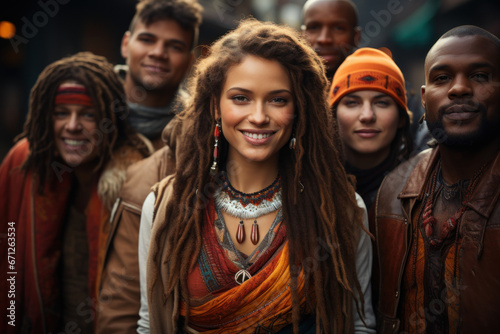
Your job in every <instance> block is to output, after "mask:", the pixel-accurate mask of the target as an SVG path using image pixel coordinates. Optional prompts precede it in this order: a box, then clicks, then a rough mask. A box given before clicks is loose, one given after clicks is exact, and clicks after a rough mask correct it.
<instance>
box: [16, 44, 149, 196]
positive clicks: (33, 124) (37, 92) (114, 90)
mask: <svg viewBox="0 0 500 334" xmlns="http://www.w3.org/2000/svg"><path fill="white" fill-rule="evenodd" d="M69 80H71V81H75V82H77V83H80V84H82V85H84V86H85V87H86V88H87V90H88V92H89V95H90V97H91V98H92V102H93V105H94V107H95V109H96V111H97V113H96V124H97V125H98V128H99V129H98V130H99V135H100V136H99V139H100V143H99V157H98V162H97V164H96V166H95V169H94V171H98V170H100V169H101V168H102V167H103V166H104V165H105V163H106V162H107V161H108V160H109V159H110V157H111V156H112V155H113V151H114V150H115V149H116V148H118V147H120V146H122V145H131V146H133V147H136V148H137V149H138V150H139V151H140V152H141V153H142V154H143V155H144V156H147V155H148V153H149V151H148V149H147V147H146V145H145V144H144V142H143V141H142V140H141V139H140V138H139V137H138V135H137V134H136V132H135V131H134V130H133V129H132V128H131V127H130V126H129V125H128V123H127V122H126V117H127V116H128V107H127V103H126V98H125V92H124V90H123V83H122V82H121V81H120V79H119V77H118V76H117V74H116V73H115V72H114V71H113V66H112V65H111V64H110V63H109V62H108V61H107V60H106V58H104V57H101V56H97V55H94V54H92V53H90V52H80V53H77V54H75V55H72V56H69V57H65V58H62V59H60V60H58V61H56V62H54V63H52V64H50V65H49V66H47V67H46V68H45V69H44V70H43V71H42V73H41V74H40V76H39V77H38V80H37V81H36V83H35V86H33V88H32V89H31V94H30V103H29V112H28V116H27V119H26V122H25V123H24V130H23V132H22V133H21V134H20V135H19V136H17V137H16V140H19V139H22V138H27V140H28V142H29V145H30V153H29V155H28V158H27V159H26V161H25V162H24V164H23V166H22V169H23V170H25V171H26V172H28V171H29V170H32V171H34V172H35V173H36V174H37V175H38V177H39V185H38V192H40V193H41V192H42V191H43V189H44V186H45V184H47V183H48V184H51V183H52V181H53V180H54V178H55V173H54V168H53V163H54V161H55V152H56V146H55V142H54V127H53V119H52V114H53V110H54V101H55V96H56V92H57V88H58V87H59V86H60V85H61V84H62V83H64V82H65V81H69Z"/></svg>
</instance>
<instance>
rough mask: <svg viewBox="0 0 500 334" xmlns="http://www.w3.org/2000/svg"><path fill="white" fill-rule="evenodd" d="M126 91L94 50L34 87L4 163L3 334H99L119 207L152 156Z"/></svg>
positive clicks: (55, 68) (0, 173)
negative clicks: (132, 120) (109, 242)
mask: <svg viewBox="0 0 500 334" xmlns="http://www.w3.org/2000/svg"><path fill="white" fill-rule="evenodd" d="M123 94H124V90H123V87H122V85H121V84H120V79H119V77H118V76H117V75H116V73H115V72H114V71H113V66H112V65H111V64H110V63H108V62H107V61H106V60H105V59H104V58H103V57H99V56H95V55H93V54H91V53H79V54H76V55H74V56H70V57H66V58H63V59H61V60H58V61H56V62H54V63H53V64H51V65H49V66H47V67H46V68H45V69H44V71H43V72H42V73H41V74H40V76H39V77H38V80H37V82H36V84H35V86H34V87H33V89H32V90H31V96H30V106H29V112H28V117H27V120H26V123H25V125H24V132H23V133H22V134H20V135H19V136H18V142H17V143H16V144H15V146H14V147H13V148H12V149H11V150H10V152H9V153H8V155H7V156H6V157H5V159H4V161H3V162H2V165H0V198H2V201H3V203H2V206H1V207H0V221H1V222H2V223H1V224H0V235H1V236H3V235H5V236H8V238H6V239H3V240H1V242H0V255H1V256H0V282H1V283H0V295H1V296H2V297H1V298H0V308H1V309H2V310H3V312H4V313H3V315H2V317H0V332H1V333H48V332H53V333H55V332H57V333H59V332H69V331H73V332H78V333H93V332H94V326H95V305H96V303H97V298H96V287H97V286H98V285H99V269H98V268H99V262H100V259H101V258H102V253H103V247H102V246H103V244H104V241H105V240H106V237H107V232H108V229H109V221H108V220H109V215H110V212H111V208H112V206H113V203H114V202H115V200H116V198H117V196H118V192H119V190H120V187H121V186H122V184H123V179H124V177H125V170H126V168H127V166H128V165H130V164H131V163H133V162H136V161H138V160H140V159H142V158H143V157H144V156H146V155H147V154H148V149H147V146H146V144H145V143H144V142H143V141H142V140H141V139H140V138H139V136H138V135H137V133H136V132H135V131H134V130H133V129H131V128H130V126H129V125H128V123H127V122H126V121H125V116H126V110H127V107H126V104H125V103H126V102H125V101H124V100H123V99H122V96H123ZM6 275H7V277H6ZM6 310H7V315H6V314H5V311H6Z"/></svg>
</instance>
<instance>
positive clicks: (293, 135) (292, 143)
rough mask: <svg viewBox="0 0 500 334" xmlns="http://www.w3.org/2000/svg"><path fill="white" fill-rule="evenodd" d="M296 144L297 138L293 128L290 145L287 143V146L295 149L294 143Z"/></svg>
mask: <svg viewBox="0 0 500 334" xmlns="http://www.w3.org/2000/svg"><path fill="white" fill-rule="evenodd" d="M296 144H297V139H295V129H293V131H292V139H290V145H288V147H290V149H291V150H295V145H296Z"/></svg>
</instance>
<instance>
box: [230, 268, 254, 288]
mask: <svg viewBox="0 0 500 334" xmlns="http://www.w3.org/2000/svg"><path fill="white" fill-rule="evenodd" d="M251 277H252V275H250V273H249V272H248V271H246V270H244V269H241V270H240V271H238V272H237V273H236V275H234V280H235V281H236V283H238V284H239V285H241V284H243V283H244V282H245V281H247V280H249V279H250V278H251Z"/></svg>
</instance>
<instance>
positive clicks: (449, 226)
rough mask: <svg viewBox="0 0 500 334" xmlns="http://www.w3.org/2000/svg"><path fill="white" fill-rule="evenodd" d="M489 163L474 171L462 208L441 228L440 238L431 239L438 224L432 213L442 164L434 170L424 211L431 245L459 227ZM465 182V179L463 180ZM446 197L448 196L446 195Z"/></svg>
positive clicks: (424, 222)
mask: <svg viewBox="0 0 500 334" xmlns="http://www.w3.org/2000/svg"><path fill="white" fill-rule="evenodd" d="M487 165H488V163H486V164H484V165H483V166H482V167H481V168H480V169H479V170H477V171H476V173H474V176H473V177H472V179H471V181H470V182H469V185H468V186H467V190H466V192H465V197H464V199H463V200H462V205H461V206H460V208H459V209H458V210H457V212H455V213H454V214H453V215H452V216H451V217H450V218H448V220H447V221H446V222H445V223H444V225H443V229H442V230H441V233H440V235H439V238H435V239H431V236H432V234H433V232H434V227H435V226H436V224H437V219H436V217H434V216H433V215H432V210H433V208H434V201H435V197H436V193H437V191H436V181H437V178H438V174H441V164H439V166H438V167H437V168H436V169H435V170H434V172H433V173H432V176H431V182H430V189H428V191H427V194H426V195H427V201H426V204H425V206H424V212H423V215H422V219H423V223H422V225H423V228H424V231H425V234H426V235H427V237H428V238H429V240H430V243H431V245H433V246H436V245H439V244H441V243H442V242H443V241H444V240H445V239H446V238H448V236H449V235H450V233H451V232H452V231H453V230H454V229H455V228H456V227H457V225H458V223H459V222H460V219H461V218H462V215H463V214H464V212H465V210H467V204H468V203H469V201H470V197H471V195H472V193H473V192H474V189H475V188H476V186H477V184H478V183H479V179H480V177H481V175H482V173H483V171H484V168H485V167H486V166H487ZM462 182H464V181H462ZM445 197H446V196H445Z"/></svg>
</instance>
